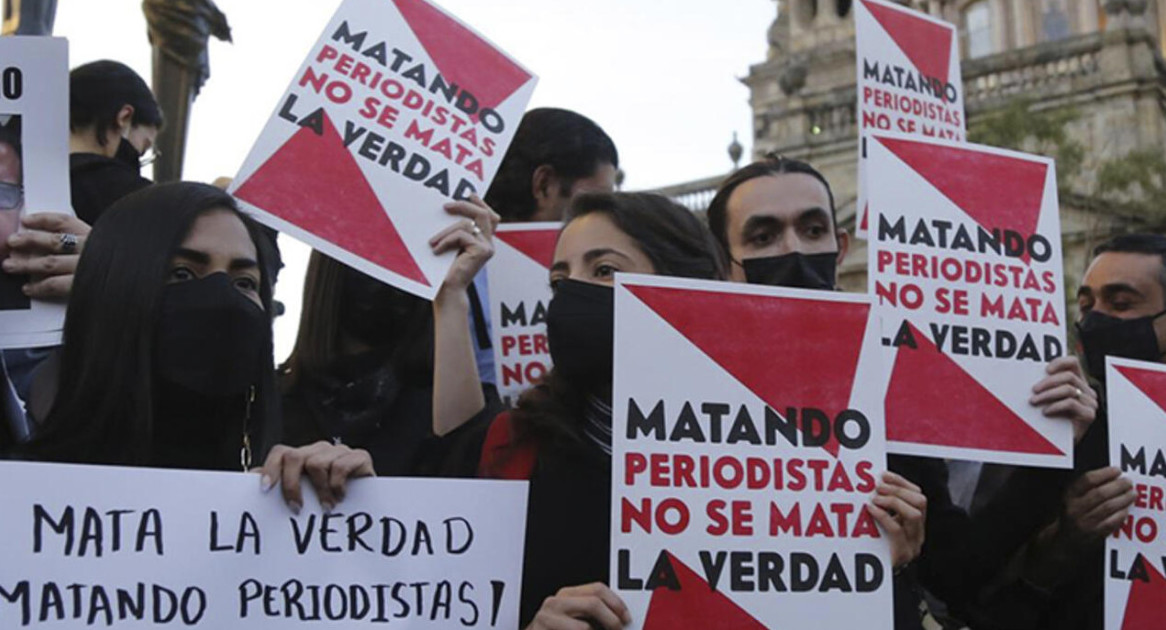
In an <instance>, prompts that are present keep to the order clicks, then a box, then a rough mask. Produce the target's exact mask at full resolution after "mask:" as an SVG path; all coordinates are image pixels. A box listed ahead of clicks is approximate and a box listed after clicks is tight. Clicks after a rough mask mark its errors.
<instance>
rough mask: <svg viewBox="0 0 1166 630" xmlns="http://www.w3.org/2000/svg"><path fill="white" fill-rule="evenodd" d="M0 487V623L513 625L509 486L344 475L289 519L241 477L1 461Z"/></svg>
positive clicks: (516, 532) (514, 556) (521, 487)
mask: <svg viewBox="0 0 1166 630" xmlns="http://www.w3.org/2000/svg"><path fill="white" fill-rule="evenodd" d="M305 482H306V480H305ZM0 486H2V487H3V492H2V493H0V496H3V497H4V510H3V511H2V512H0V547H2V549H3V551H2V552H0V557H3V558H4V562H3V563H0V627H4V628H18V627H29V628H35V627H52V628H64V629H69V628H86V627H94V626H101V627H111V628H153V627H173V626H184V627H199V628H243V627H246V628H256V629H264V628H272V629H274V628H279V629H287V628H293V627H301V626H302V627H322V628H356V627H367V626H369V625H370V624H371V625H376V624H384V623H389V624H391V626H390V627H399V628H451V627H458V628H506V629H508V630H509V629H511V628H515V627H516V626H517V624H518V599H519V590H520V582H521V573H522V548H523V538H524V530H525V523H526V484H525V483H522V482H519V483H514V482H496V481H468V480H461V481H455V480H436V479H388V478H385V479H358V480H354V481H351V482H349V489H348V494H347V496H346V497H345V499H344V501H343V502H342V503H341V504H340V505H339V506H337V507H336V508H335V509H334V510H332V511H330V512H327V513H325V512H323V511H321V509H320V507H319V503H318V502H317V501H316V499H315V497H313V496H310V493H309V496H306V497H305V498H306V499H307V501H305V503H304V509H303V510H302V511H301V512H300V513H299V514H298V515H294V514H292V513H291V512H290V511H289V509H288V508H287V506H286V505H285V504H284V503H283V499H282V497H281V495H280V493H279V491H278V490H273V491H271V492H268V493H267V494H263V493H262V492H261V491H260V488H259V476H258V475H253V474H244V473H217V472H214V473H210V472H194V471H176V470H153V469H143V468H114V467H96V466H73V465H60V464H30V463H4V464H0Z"/></svg>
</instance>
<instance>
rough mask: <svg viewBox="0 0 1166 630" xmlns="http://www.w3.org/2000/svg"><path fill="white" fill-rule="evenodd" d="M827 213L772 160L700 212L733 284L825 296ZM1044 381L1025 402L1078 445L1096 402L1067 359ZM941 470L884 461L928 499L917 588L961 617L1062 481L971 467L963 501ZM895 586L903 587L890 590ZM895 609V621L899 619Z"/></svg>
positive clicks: (835, 241)
mask: <svg viewBox="0 0 1166 630" xmlns="http://www.w3.org/2000/svg"><path fill="white" fill-rule="evenodd" d="M835 214H836V212H835V208H834V196H833V192H832V191H831V190H830V185H829V182H827V180H826V179H825V177H823V176H822V174H821V173H819V172H818V171H817V170H816V169H814V168H813V167H812V166H811V165H809V164H807V163H805V162H802V161H799V160H792V159H787V158H781V157H776V156H770V157H766V158H765V159H763V160H761V161H758V162H755V163H753V164H750V165H748V166H745V167H744V168H741V169H740V170H738V171H736V172H735V173H733V174H731V175H730V176H729V177H728V178H726V179H725V181H724V182H723V183H722V184H721V186H720V187H719V189H718V191H717V194H716V195H715V196H714V198H713V200H712V202H710V204H709V210H708V218H709V226H710V228H711V230H712V232H713V234H714V235H715V236H716V238H717V241H718V243H719V245H720V246H721V247H722V248H723V250H724V252H725V254H726V255H727V256H728V258H729V264H730V277H731V278H732V279H733V280H736V281H738V282H749V283H754V284H766V285H773V286H786V287H796V288H803V289H816V290H826V291H833V290H837V268H838V266H839V265H841V263H842V261H843V260H844V259H845V257H846V253H847V250H848V248H849V245H850V238H849V235H848V234H847V233H846V231H845V230H843V229H840V228H838V227H837V224H836V222H835V218H836V217H835ZM1047 372H1048V374H1049V376H1048V377H1046V378H1045V379H1042V380H1041V381H1040V382H1039V383H1037V384H1036V385H1035V386H1034V388H1033V389H1034V396H1033V398H1032V400H1031V403H1032V404H1034V405H1036V406H1038V407H1040V408H1041V409H1042V410H1043V411H1044V412H1045V414H1046V415H1049V416H1054V417H1062V418H1065V419H1066V420H1068V421H1070V422H1072V423H1073V426H1074V431H1075V436H1076V438H1077V439H1081V437H1082V436H1083V435H1084V433H1085V432H1086V430H1087V429H1088V428H1089V426H1090V424H1091V423H1092V422H1093V420H1094V419H1095V417H1096V413H1097V408H1098V402H1097V396H1096V394H1095V393H1094V391H1093V390H1092V389H1091V388H1090V387H1089V385H1088V383H1087V382H1086V381H1085V378H1084V374H1083V373H1082V372H1081V367H1080V364H1079V363H1078V362H1077V360H1076V358H1074V357H1062V358H1059V359H1056V360H1054V361H1053V362H1051V363H1050V364H1049V366H1048V369H1047ZM1078 392H1079V394H1078ZM949 465H952V463H950V462H944V461H943V460H938V459H931V458H921V457H907V456H894V455H892V456H890V457H888V468H889V469H890V470H893V471H895V472H898V473H900V474H901V475H903V476H904V477H906V478H907V479H909V480H911V481H912V482H914V483H915V484H917V487H918V488H919V489H921V490H922V492H923V494H924V495H925V496H926V497H927V502H926V506H927V523H926V536H925V539H924V543H923V552H922V554H921V555H920V557H919V562H918V563H916V567H914V569H915V572H916V576H917V578H918V583H919V584H920V585H922V586H923V587H924V588H926V589H927V591H929V592H930V593H931V594H932V595H934V596H935V597H938V598H939V600H941V601H942V602H943V603H945V604H946V605H947V607H948V608H949V609H950V611H951V612H953V613H955V614H956V615H957V616H962V617H966V616H971V614H972V613H971V612H969V611H970V610H971V609H972V608H974V605H975V601H976V600H977V597H978V594H979V592H980V589H981V588H983V587H984V586H985V585H986V584H988V583H989V582H990V581H991V580H992V579H993V577H994V576H996V575H997V574H998V573H999V572H1000V571H1001V570H1002V569H1003V568H1004V566H1005V565H1006V564H1007V563H1008V562H1009V561H1010V559H1011V558H1012V556H1013V554H1014V553H1015V552H1016V551H1017V550H1018V549H1020V548H1021V547H1022V546H1023V545H1024V544H1025V542H1026V541H1027V540H1028V539H1029V537H1031V536H1032V535H1033V534H1035V533H1036V532H1038V531H1040V529H1041V528H1042V527H1043V526H1044V525H1045V524H1046V523H1047V521H1048V519H1050V518H1052V516H1053V515H1054V514H1055V512H1056V509H1057V497H1058V496H1059V494H1060V491H1061V489H1062V488H1063V486H1064V485H1065V484H1066V483H1067V482H1068V479H1069V474H1068V472H1067V471H1060V470H1056V469H1040V468H1013V467H995V466H991V465H983V466H982V467H981V466H979V465H976V468H975V469H974V470H973V474H972V475H971V479H970V481H965V482H964V485H965V486H969V487H968V488H966V489H967V492H962V491H963V490H964V489H965V488H962V487H959V485H960V484H958V483H953V480H952V479H949V474H948V473H949V469H948V466H949ZM989 480H992V481H993V483H988V481H989ZM955 481H958V480H955ZM952 487H956V489H958V490H960V491H961V494H963V495H966V496H967V497H968V500H967V503H965V504H963V505H961V504H960V503H957V501H956V500H954V499H953V496H952V492H951V489H952ZM900 492H901V491H900ZM973 499H974V500H973ZM981 504H982V505H981ZM897 507H898V508H900V509H902V507H903V506H901V505H900V506H897ZM973 508H975V509H973ZM907 509H911V508H910V507H909V506H908V507H907ZM901 586H907V585H906V584H904V583H902V582H897V583H896V587H897V588H899V587H901ZM896 597H898V598H900V600H901V601H902V600H903V598H906V597H907V594H905V593H899V592H897V593H896ZM901 601H900V606H899V608H897V611H896V612H897V613H900V612H902V610H903V608H902V604H901ZM936 608H938V609H942V608H943V606H942V605H941V606H938V607H936ZM936 612H942V610H938V611H936ZM923 614H924V616H927V615H930V614H932V613H931V612H924V613H923ZM965 621H966V619H965ZM908 622H909V620H907V619H904V618H902V617H900V616H898V614H897V626H896V627H900V628H902V627H909V626H907V625H906V624H907V623H908ZM916 623H918V621H916Z"/></svg>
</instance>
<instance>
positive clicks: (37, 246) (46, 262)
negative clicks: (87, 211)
mask: <svg viewBox="0 0 1166 630" xmlns="http://www.w3.org/2000/svg"><path fill="white" fill-rule="evenodd" d="M21 225H22V227H23V228H24V229H23V230H22V231H21V232H19V233H17V234H13V235H12V236H10V237H8V241H7V243H6V245H7V247H8V249H9V251H10V252H11V254H10V255H9V256H8V257H7V258H6V259H4V263H3V268H4V271H5V272H6V273H10V274H13V275H28V276H31V280H30V281H29V282H28V283H27V284H25V285H24V293H25V294H26V295H28V296H30V297H34V298H39V299H53V300H65V299H68V297H69V291H70V290H71V289H72V287H73V274H74V272H75V271H76V270H77V262H78V261H79V260H80V258H81V251H82V250H83V249H84V247H85V240H86V239H87V238H88V236H89V231H90V228H89V225H88V224H86V223H85V222H84V221H82V220H80V219H78V218H77V217H74V216H73V215H69V214H60V213H52V212H45V213H37V214H30V215H28V216H26V217H24V218H23V219H22V220H21Z"/></svg>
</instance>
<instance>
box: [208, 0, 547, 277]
mask: <svg viewBox="0 0 1166 630" xmlns="http://www.w3.org/2000/svg"><path fill="white" fill-rule="evenodd" d="M535 83H536V79H535V77H534V75H532V74H531V73H530V72H529V71H527V70H526V69H525V68H523V67H522V66H521V65H519V64H518V63H517V62H515V61H514V60H512V59H510V58H509V57H507V56H506V55H505V53H503V52H502V51H500V50H499V49H498V48H496V47H495V46H494V45H493V44H491V43H490V42H488V41H487V40H485V39H484V38H482V36H480V35H478V34H477V33H475V32H474V31H473V30H472V29H470V28H469V27H468V26H466V25H464V24H462V23H461V22H459V21H458V20H457V19H456V18H454V17H452V16H450V15H448V14H446V13H445V12H444V11H442V10H441V9H439V8H437V7H436V6H434V5H432V4H430V3H429V2H428V1H427V0H345V1H344V2H343V3H342V4H341V5H340V8H339V9H338V10H337V11H336V14H335V15H334V16H333V17H332V19H331V20H330V21H329V22H328V25H327V26H326V27H325V28H324V33H323V34H322V35H321V37H320V40H319V41H318V42H316V44H315V45H313V46H312V49H311V51H310V52H309V53H308V57H307V59H306V60H305V61H304V63H303V65H302V66H301V67H300V69H299V71H297V72H296V75H295V77H294V78H293V79H292V82H291V85H290V87H289V88H288V90H287V92H285V93H284V95H283V97H282V98H281V99H280V101H279V104H278V105H277V106H276V110H275V113H274V114H273V115H272V117H271V119H270V120H269V121H268V123H267V125H266V126H265V127H264V129H263V133H262V134H261V135H260V136H259V139H258V140H257V141H256V143H255V146H254V147H253V148H252V149H251V153H250V154H249V155H248V156H247V159H246V161H245V162H244V163H243V166H242V168H241V169H240V171H239V174H238V175H237V176H236V177H235V179H234V181H233V182H232V184H231V188H230V190H231V192H232V194H234V195H235V196H236V197H238V198H239V199H240V200H241V201H242V202H244V203H245V204H246V205H247V206H248V207H249V209H250V210H252V211H254V214H255V216H256V218H258V219H259V220H260V221H262V222H264V223H266V224H267V225H270V226H271V227H273V228H275V229H277V230H280V231H282V232H286V233H288V234H290V235H292V236H294V237H296V238H298V239H300V240H302V241H304V242H306V243H308V244H309V245H311V246H312V247H313V248H315V249H317V250H320V251H321V252H323V253H325V254H327V255H328V256H331V257H332V258H335V259H337V260H339V261H341V262H343V263H344V264H346V265H348V266H350V267H354V268H356V269H359V270H360V271H363V272H364V273H366V274H368V275H371V276H373V277H375V278H377V279H379V280H381V281H383V282H386V283H388V284H391V285H393V286H396V287H399V288H401V289H404V290H406V291H409V292H410V293H414V294H416V295H419V296H421V297H424V298H427V299H432V298H433V296H434V295H435V294H436V293H437V290H438V289H439V288H440V287H441V282H442V280H443V279H444V278H445V274H446V272H447V271H448V269H449V266H450V264H452V261H453V258H454V253H452V252H451V253H447V254H445V255H442V256H435V255H434V254H433V252H432V250H431V249H430V246H429V239H430V238H431V237H432V236H433V235H435V234H437V232H438V231H440V230H441V229H442V228H444V227H446V226H449V225H451V224H453V223H454V222H455V221H457V220H464V219H455V218H453V217H451V215H449V214H448V213H446V212H445V210H443V208H442V206H443V204H445V203H447V202H449V201H451V200H454V199H466V198H468V197H469V196H470V195H471V194H478V195H479V196H484V195H485V193H486V189H487V188H488V187H489V185H490V181H491V180H492V179H493V177H494V173H495V172H496V171H497V169H498V165H499V164H500V163H501V161H502V156H503V155H504V154H505V153H506V148H507V146H508V145H509V144H510V140H511V139H512V138H513V137H514V131H515V129H516V128H517V126H518V122H519V119H520V118H521V117H522V114H523V111H524V110H525V108H526V104H527V102H528V101H529V100H530V96H531V93H532V92H533V91H534V85H535Z"/></svg>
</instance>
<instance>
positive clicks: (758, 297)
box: [611, 274, 893, 630]
mask: <svg viewBox="0 0 1166 630" xmlns="http://www.w3.org/2000/svg"><path fill="white" fill-rule="evenodd" d="M616 278H617V280H616V288H615V291H616V294H615V310H616V320H615V386H614V392H613V394H612V402H613V405H612V406H613V421H612V433H613V446H612V523H611V531H612V538H611V540H612V552H611V553H612V558H611V580H612V587H613V588H615V589H617V591H618V592H619V594H620V596H621V597H623V598H624V601H625V602H627V604H628V606H629V607H630V608H631V614H632V619H633V620H634V621H633V627H635V628H646V629H648V630H663V629H665V628H681V627H691V628H713V627H723V628H810V627H820V628H845V627H851V626H853V625H854V620H855V619H861V620H862V623H861V626H862V627H863V628H871V629H874V630H890V629H891V628H892V627H893V613H892V593H891V591H892V588H891V578H892V570H891V566H890V558H889V555H890V554H889V545H888V542H887V540H886V539H885V538H883V537H882V534H881V532H880V530H879V529H878V527H877V525H876V523H875V521H874V518H873V516H872V515H871V514H870V512H869V511H868V510H867V508H866V505H867V502H868V501H869V500H870V497H871V496H872V493H873V492H874V489H875V486H876V484H877V480H878V478H879V475H880V474H881V473H882V471H883V470H884V469H885V466H886V451H885V448H884V441H883V419H882V400H883V392H882V389H881V381H882V379H881V378H880V377H879V371H880V362H881V357H880V352H879V347H878V329H877V326H876V325H875V322H876V320H875V319H874V317H873V312H872V308H871V305H870V301H869V299H868V298H866V297H865V296H857V295H846V294H842V293H832V292H824V291H806V290H799V289H780V288H773V287H760V286H752V285H743V284H731V283H723V282H709V281H697V280H684V279H677V278H665V277H660V276H640V275H625V274H619V275H617V276H616ZM710 587H711V588H710Z"/></svg>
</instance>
